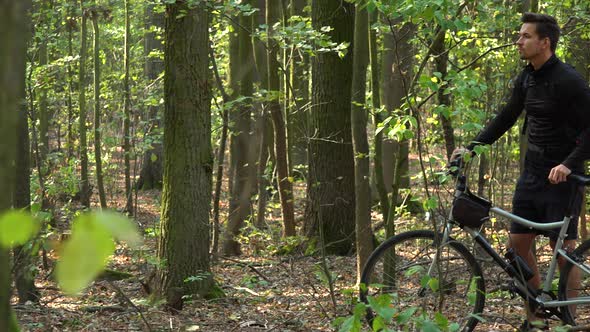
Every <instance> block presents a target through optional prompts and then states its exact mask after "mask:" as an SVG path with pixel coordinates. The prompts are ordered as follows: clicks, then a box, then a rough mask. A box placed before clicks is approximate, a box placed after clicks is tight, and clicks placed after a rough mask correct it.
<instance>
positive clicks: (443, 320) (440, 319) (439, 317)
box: [434, 312, 449, 330]
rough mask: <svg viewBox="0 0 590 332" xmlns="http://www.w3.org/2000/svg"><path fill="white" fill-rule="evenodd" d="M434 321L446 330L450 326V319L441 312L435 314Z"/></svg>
mask: <svg viewBox="0 0 590 332" xmlns="http://www.w3.org/2000/svg"><path fill="white" fill-rule="evenodd" d="M434 321H435V322H436V325H438V327H440V328H441V330H446V329H447V328H448V326H449V320H448V319H447V317H445V316H444V315H443V314H441V313H440V312H437V313H435V314H434Z"/></svg>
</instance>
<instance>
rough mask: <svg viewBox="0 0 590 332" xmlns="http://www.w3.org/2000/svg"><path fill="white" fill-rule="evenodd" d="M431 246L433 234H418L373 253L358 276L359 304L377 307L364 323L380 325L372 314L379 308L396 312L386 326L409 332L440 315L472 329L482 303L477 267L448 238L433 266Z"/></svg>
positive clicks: (400, 237)
mask: <svg viewBox="0 0 590 332" xmlns="http://www.w3.org/2000/svg"><path fill="white" fill-rule="evenodd" d="M437 247H439V246H437V245H436V244H435V237H434V232H432V231H428V230H418V231H410V232H405V233H401V234H398V235H396V236H393V237H391V238H389V239H387V240H386V241H385V242H383V243H382V244H381V245H380V246H379V247H377V249H375V251H374V252H373V253H372V254H371V256H370V257H369V260H368V261H367V264H366V265H365V267H364V269H363V272H362V275H361V290H360V300H361V301H363V302H365V303H367V304H369V303H370V302H372V303H373V304H375V303H378V304H377V305H376V306H377V307H380V308H381V309H376V308H374V307H373V308H370V309H369V310H367V319H368V321H369V324H373V322H374V320H375V319H379V320H380V321H381V320H382V317H381V318H376V317H377V316H378V315H377V313H376V312H379V313H380V314H381V316H383V315H384V314H385V315H387V314H386V313H387V311H388V310H383V308H385V309H389V312H390V313H391V309H393V310H394V311H395V312H396V314H394V315H393V319H392V320H391V322H390V325H392V326H398V327H399V326H403V327H405V328H409V330H411V331H417V330H421V329H422V327H423V324H440V322H441V317H440V314H442V316H444V317H445V318H446V319H447V320H448V322H449V324H451V323H456V324H459V326H460V330H461V331H472V330H473V328H474V327H475V325H477V323H478V321H479V319H478V314H480V313H481V312H482V310H483V306H484V301H485V283H484V279H483V276H482V272H481V267H480V266H479V264H478V263H477V262H476V260H475V258H474V257H473V255H472V254H471V253H470V252H469V250H468V249H467V248H466V247H465V246H464V245H463V244H461V243H459V242H456V241H454V240H452V239H451V240H450V241H449V242H448V243H446V244H445V245H444V246H442V247H440V256H439V257H440V258H439V259H438V263H437V264H433V262H434V260H435V257H437ZM429 270H430V273H429ZM437 313H440V314H437ZM410 317H413V318H414V319H411V318H410ZM442 321H443V322H444V319H442Z"/></svg>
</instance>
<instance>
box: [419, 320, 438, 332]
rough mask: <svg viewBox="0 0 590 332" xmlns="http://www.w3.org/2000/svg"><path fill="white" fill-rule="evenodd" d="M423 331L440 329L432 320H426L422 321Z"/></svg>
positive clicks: (430, 331)
mask: <svg viewBox="0 0 590 332" xmlns="http://www.w3.org/2000/svg"><path fill="white" fill-rule="evenodd" d="M421 331H422V332H439V331H440V329H439V328H438V326H436V324H434V323H433V322H432V321H431V320H425V321H424V322H423V323H422V329H421Z"/></svg>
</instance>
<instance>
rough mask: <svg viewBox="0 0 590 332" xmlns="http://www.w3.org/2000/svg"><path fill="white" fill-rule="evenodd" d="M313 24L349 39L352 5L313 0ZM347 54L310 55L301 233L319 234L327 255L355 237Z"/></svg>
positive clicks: (335, 39) (349, 59) (339, 39)
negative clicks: (306, 172) (308, 131)
mask: <svg viewBox="0 0 590 332" xmlns="http://www.w3.org/2000/svg"><path fill="white" fill-rule="evenodd" d="M311 17H312V25H313V27H314V28H315V29H317V30H319V29H320V28H321V27H322V26H330V27H332V28H333V30H332V31H330V32H329V33H328V34H329V35H330V37H331V39H332V41H333V42H335V43H341V42H352V40H353V32H354V31H353V28H354V5H353V4H350V3H347V2H343V1H340V0H313V1H312V15H311ZM351 53H352V52H351V51H350V49H349V52H348V53H347V54H346V55H345V56H344V58H340V57H339V56H338V55H337V54H335V53H334V52H329V53H320V54H318V55H317V56H316V57H314V58H313V59H312V98H311V126H310V128H314V130H315V132H314V134H313V136H312V137H310V140H309V146H308V158H309V159H308V160H309V176H308V185H307V206H306V211H305V221H306V224H305V225H304V233H305V234H306V235H307V236H316V235H322V234H323V238H321V240H322V242H323V244H324V245H325V246H326V253H328V254H340V255H346V254H349V253H350V250H351V249H352V243H353V240H354V227H355V226H354V215H355V212H354V202H355V193H354V160H353V151H352V144H351V143H352V142H351V141H352V138H351V135H352V133H351V124H350V119H351V115H350V107H351V96H350V93H351V83H352V54H351Z"/></svg>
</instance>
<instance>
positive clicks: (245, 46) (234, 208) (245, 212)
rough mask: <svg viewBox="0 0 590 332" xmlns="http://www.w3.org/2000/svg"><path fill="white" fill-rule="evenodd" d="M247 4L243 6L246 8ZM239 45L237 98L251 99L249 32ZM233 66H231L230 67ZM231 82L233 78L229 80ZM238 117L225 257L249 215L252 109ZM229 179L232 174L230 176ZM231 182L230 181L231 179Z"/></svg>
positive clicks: (245, 20)
mask: <svg viewBox="0 0 590 332" xmlns="http://www.w3.org/2000/svg"><path fill="white" fill-rule="evenodd" d="M248 3H249V1H246V2H245V4H248ZM240 26H241V27H245V28H246V29H250V28H251V26H252V17H251V16H245V15H242V16H240ZM237 39H238V45H239V57H238V59H236V60H238V61H239V64H235V65H237V66H238V68H239V71H238V72H237V77H236V78H237V79H238V82H239V91H238V92H239V94H240V95H241V96H242V97H247V98H251V97H252V93H253V84H252V79H253V71H254V61H253V60H254V59H253V51H252V41H251V38H250V32H249V30H248V31H246V30H244V29H242V28H239V29H238V37H237ZM232 65H233V64H230V66H232ZM232 79H233V78H232ZM237 111H238V114H236V115H234V121H235V128H234V130H233V131H234V136H233V140H232V149H230V153H231V154H232V155H231V159H232V163H233V164H234V165H233V167H235V178H234V180H233V185H232V191H231V193H230V196H231V197H230V204H229V219H228V222H227V227H226V231H225V234H224V240H223V253H224V254H226V255H239V254H240V244H239V243H238V241H237V239H236V236H237V235H238V234H239V233H240V228H242V225H243V224H244V220H246V218H247V217H248V216H249V215H251V214H252V213H251V206H250V195H251V186H252V182H251V180H252V174H253V173H254V172H252V170H251V168H252V167H253V165H252V164H251V163H250V162H249V160H250V159H249V158H250V146H251V144H250V131H251V130H250V126H251V123H250V122H251V113H252V111H251V106H250V105H248V104H242V105H240V106H239V107H238V110H237ZM230 176H231V174H230ZM230 179H231V177H230Z"/></svg>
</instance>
